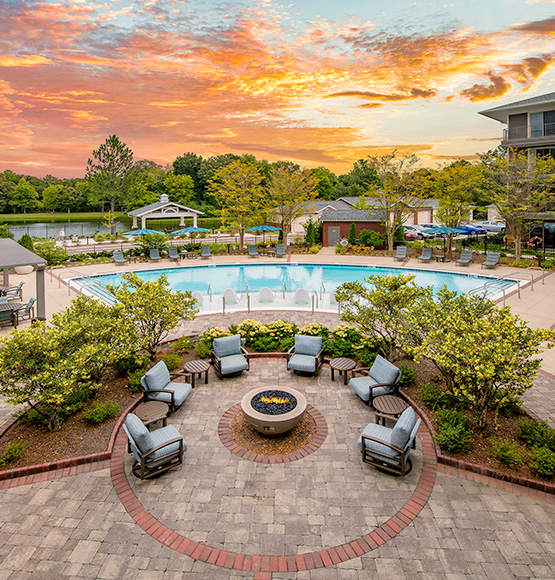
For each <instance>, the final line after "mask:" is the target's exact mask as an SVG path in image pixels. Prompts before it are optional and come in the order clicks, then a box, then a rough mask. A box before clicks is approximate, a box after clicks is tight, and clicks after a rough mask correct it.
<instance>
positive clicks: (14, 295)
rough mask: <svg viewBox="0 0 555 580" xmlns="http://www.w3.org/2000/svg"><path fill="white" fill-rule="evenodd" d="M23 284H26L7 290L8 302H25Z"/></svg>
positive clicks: (21, 283) (5, 294)
mask: <svg viewBox="0 0 555 580" xmlns="http://www.w3.org/2000/svg"><path fill="white" fill-rule="evenodd" d="M23 284H25V282H20V283H19V284H18V285H17V286H11V287H10V288H8V289H7V290H6V292H5V293H4V296H6V297H7V298H8V300H19V301H21V300H23Z"/></svg>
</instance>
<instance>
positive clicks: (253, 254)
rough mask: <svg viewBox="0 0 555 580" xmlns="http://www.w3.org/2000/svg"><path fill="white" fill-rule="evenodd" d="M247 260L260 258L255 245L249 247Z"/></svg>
mask: <svg viewBox="0 0 555 580" xmlns="http://www.w3.org/2000/svg"><path fill="white" fill-rule="evenodd" d="M249 258H260V254H259V253H258V246H257V245H256V244H250V245H249Z"/></svg>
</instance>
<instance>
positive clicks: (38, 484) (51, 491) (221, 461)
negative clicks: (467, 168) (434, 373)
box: [0, 253, 555, 580]
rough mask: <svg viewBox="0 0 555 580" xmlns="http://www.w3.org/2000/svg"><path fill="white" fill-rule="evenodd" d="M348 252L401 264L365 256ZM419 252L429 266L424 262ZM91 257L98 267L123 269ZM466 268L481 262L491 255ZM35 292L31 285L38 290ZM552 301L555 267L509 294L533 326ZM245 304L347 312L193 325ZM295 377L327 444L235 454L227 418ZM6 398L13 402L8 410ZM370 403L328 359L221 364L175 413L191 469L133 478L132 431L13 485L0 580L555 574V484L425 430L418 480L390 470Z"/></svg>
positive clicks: (534, 393)
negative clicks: (66, 466) (307, 450)
mask: <svg viewBox="0 0 555 580" xmlns="http://www.w3.org/2000/svg"><path fill="white" fill-rule="evenodd" d="M263 260H264V259H263V258H262V259H261V260H260V262H261V263H262V261H263ZM241 261H244V262H249V259H248V258H246V259H244V260H240V259H238V258H237V257H236V256H233V257H231V259H229V258H227V257H223V258H213V263H236V262H241ZM292 261H295V262H315V261H321V262H331V263H334V262H337V261H339V260H338V257H337V256H335V254H333V255H325V253H324V255H318V256H314V255H301V256H294V260H292ZM250 262H251V263H252V260H251V261H250ZM271 263H273V262H271ZM349 263H363V264H364V263H372V264H380V265H382V264H383V265H391V264H393V263H394V261H393V259H392V258H381V259H379V260H378V259H374V258H370V259H369V258H368V257H353V258H352V259H351V258H349ZM168 264H169V262H168V261H165V262H163V263H162V264H160V265H159V267H167V266H168ZM397 264H398V263H397ZM172 265H173V264H172ZM406 265H407V266H409V267H418V264H417V263H416V260H410V261H409V262H408V264H406ZM140 266H141V267H144V266H145V265H144V264H141V265H140ZM449 266H450V265H449V264H437V265H436V264H434V265H432V266H431V267H433V268H437V269H442V270H443V269H445V270H448V269H449ZM132 267H133V265H131V267H124V268H122V267H119V268H118V271H120V272H121V271H122V270H125V269H132ZM425 267H426V268H430V266H429V265H427V266H425ZM78 270H79V272H82V273H86V274H96V273H103V272H109V271H113V270H115V266H114V265H113V264H103V265H93V266H83V267H80V268H79V269H78ZM461 271H463V272H468V271H470V272H475V273H480V267H479V266H475V265H471V266H470V268H468V269H461ZM505 271H506V272H512V271H513V270H512V269H506V270H505V269H502V268H498V270H497V271H496V274H497V275H502V274H503V273H505ZM64 272H65V274H63V273H64ZM60 274H62V276H65V275H69V270H63V269H59V270H54V276H53V277H52V280H50V276H49V274H47V277H46V279H47V283H46V289H47V315H48V316H50V315H51V314H52V313H53V312H55V311H57V310H61V309H63V308H65V307H67V306H68V305H69V304H70V301H71V299H72V298H73V294H72V295H71V296H68V294H67V287H66V286H64V285H63V284H61V285H60V287H58V279H57V276H59V275H60ZM19 279H25V280H26V281H27V280H29V283H34V280H32V278H31V277H27V278H25V277H17V276H13V278H12V281H13V282H18V281H19ZM32 294H33V292H32V289H31V288H26V287H25V286H24V296H25V297H26V298H28V297H29V296H31V295H32ZM554 298H555V277H554V276H552V275H549V276H547V277H546V279H545V284H544V285H542V284H541V283H537V284H535V285H534V292H531V289H530V288H527V289H525V290H523V292H522V298H521V299H520V300H518V298H517V297H516V296H511V297H510V298H509V299H508V300H507V304H509V305H510V306H511V308H512V309H513V311H514V312H517V313H519V314H521V315H522V316H523V318H524V319H525V320H526V321H527V322H528V323H529V324H530V326H532V327H537V326H544V327H551V326H552V325H553V323H554V322H555V300H554ZM247 317H249V318H253V317H256V318H258V319H260V320H273V319H276V318H278V317H279V318H281V317H283V318H287V319H290V320H293V321H295V322H297V323H298V324H305V323H308V322H312V321H320V322H322V323H323V324H326V325H328V326H333V325H335V324H337V323H338V322H339V319H338V317H337V316H336V315H333V314H319V313H315V314H314V315H313V314H312V313H310V312H279V313H273V312H271V311H267V312H261V313H258V312H257V313H251V314H248V313H246V312H245V313H230V314H226V315H225V316H221V315H215V316H214V315H213V316H202V317H198V318H197V319H196V320H194V321H191V322H187V323H186V324H185V325H184V326H183V328H182V329H181V330H180V332H191V331H193V330H195V331H198V330H202V329H204V328H206V327H208V326H214V325H219V326H226V325H228V324H230V323H232V322H237V321H239V320H241V319H244V318H247ZM24 324H28V323H24ZM5 330H6V329H3V332H2V334H6V332H4V331H5ZM551 353H552V351H546V353H545V354H546V356H545V357H544V362H543V366H542V369H543V370H544V371H546V372H545V373H542V374H541V375H540V377H539V378H538V380H537V381H536V384H535V386H534V387H533V389H532V390H531V391H530V392H529V393H527V394H526V396H525V402H526V404H527V405H528V406H529V407H530V408H531V409H532V410H533V411H534V412H536V414H538V415H539V416H540V417H541V418H545V419H548V420H549V421H550V422H551V424H552V425H555V397H554V396H553V392H554V390H553V388H554V386H555V379H553V377H552V376H550V375H555V359H554V358H553V357H552V356H550V355H551ZM284 381H287V382H288V383H289V382H290V383H291V385H292V386H293V387H295V388H300V389H301V390H302V391H304V392H306V394H307V398H309V403H310V404H311V405H314V407H315V408H316V409H317V410H318V411H319V412H320V413H322V415H323V417H324V419H325V421H326V423H327V435H326V438H325V440H324V441H323V443H322V445H321V447H320V448H319V449H318V450H317V451H315V452H313V453H311V454H310V455H309V456H307V457H302V458H300V459H298V460H297V461H292V462H290V463H287V464H280V465H271V464H263V463H258V462H256V461H248V460H247V459H248V458H242V457H240V456H238V455H235V454H233V453H230V452H229V450H228V449H226V448H225V447H224V446H223V445H222V444H221V442H220V436H219V433H218V425H219V421H220V419H221V417H222V416H223V415H224V414H225V413H226V412H227V410H228V409H229V408H230V407H232V406H233V405H235V404H236V403H238V402H239V400H240V394H241V393H243V392H244V391H245V390H248V389H250V388H254V387H255V386H257V385H259V384H260V383H272V382H273V383H275V382H277V383H280V382H284ZM215 394H217V396H215ZM6 407H7V406H6V405H2V410H3V411H4V413H5V412H6ZM371 415H372V414H371V412H370V411H369V409H368V408H367V407H365V406H364V405H362V404H361V403H360V401H359V400H358V399H357V397H356V396H355V395H354V394H352V392H351V391H350V389H348V387H344V386H343V385H342V383H341V381H336V382H335V383H332V382H331V379H330V374H329V369H323V371H322V373H321V374H320V376H319V377H318V378H304V377H297V376H295V375H292V376H290V374H289V373H287V371H286V370H285V363H284V361H281V360H277V361H272V360H266V359H262V360H256V361H253V363H252V365H251V370H250V371H249V372H248V373H244V374H243V375H242V376H241V377H239V378H236V379H227V380H223V381H219V380H218V379H217V378H216V376H215V375H214V373H213V371H210V374H209V383H208V385H204V382H203V381H200V384H199V385H198V387H197V388H196V389H195V390H194V391H193V393H192V395H191V397H190V401H189V400H188V401H187V403H186V404H185V405H184V406H183V408H182V409H181V410H179V411H178V412H176V413H175V414H174V415H172V417H171V418H170V423H172V424H175V425H176V426H177V428H178V429H179V430H180V432H181V433H182V434H183V435H184V437H185V439H186V440H187V442H188V444H189V450H188V451H187V453H186V454H185V457H184V463H183V465H182V466H181V467H179V468H177V469H174V470H172V471H170V472H168V473H167V474H165V475H163V476H161V477H160V478H159V479H156V480H152V481H149V482H141V481H139V480H136V479H134V478H133V477H132V476H130V474H129V470H130V459H129V456H128V455H127V454H124V451H125V449H124V448H125V442H124V440H123V439H122V438H121V437H119V438H118V442H117V449H116V452H115V454H114V457H113V459H112V464H111V466H109V465H107V464H100V465H97V466H96V467H88V468H85V467H83V466H82V467H76V468H75V469H73V468H72V470H71V471H70V470H68V471H67V473H66V472H64V473H58V474H43V476H39V477H38V479H37V480H33V482H32V483H30V480H25V479H24V480H20V481H12V482H9V483H7V482H4V483H3V485H1V486H0V487H2V492H1V493H0V561H1V562H2V564H1V566H0V580H8V579H9V580H24V579H28V578H33V579H35V578H38V579H40V580H50V579H56V580H58V579H60V578H82V579H87V580H89V579H90V580H92V579H103V580H104V579H106V580H108V579H120V578H121V579H124V580H127V579H133V580H177V579H182V578H183V579H187V580H197V579H198V580H200V579H215V580H219V579H224V578H225V579H227V578H254V580H270V579H271V580H285V579H297V580H313V579H314V580H336V579H337V580H368V579H371V578H376V577H388V578H392V579H405V578H406V579H407V580H408V579H411V580H412V579H413V578H422V579H431V580H436V579H449V580H462V579H464V578H468V579H469V578H477V579H480V578H484V579H488V580H496V579H503V580H506V579H510V578H544V579H547V578H550V579H553V578H555V524H554V522H555V501H554V499H555V498H553V496H551V497H546V496H545V495H544V494H541V493H537V492H533V491H532V490H527V489H522V488H518V487H514V486H511V485H508V484H503V483H502V482H498V481H495V480H489V479H488V478H485V477H482V476H477V475H472V474H466V476H465V474H462V473H459V472H456V471H455V470H453V469H451V468H447V467H445V466H440V465H435V464H434V463H433V461H432V460H427V459H426V457H427V456H426V454H424V455H423V453H422V452H423V450H425V449H426V446H428V445H429V440H427V439H426V432H423V431H421V433H420V438H419V442H418V447H417V453H416V455H415V459H416V460H417V461H416V463H415V468H414V469H413V472H412V473H411V474H410V475H409V476H408V477H406V478H394V477H390V476H387V475H384V474H381V473H380V472H377V471H376V470H375V469H374V468H372V467H371V466H368V465H364V464H362V463H361V461H360V456H359V454H358V452H357V451H356V438H357V437H358V434H359V433H360V430H361V428H362V427H363V426H364V425H365V424H366V423H368V422H369V421H371V420H372V417H371ZM0 422H2V420H1V419H0ZM423 446H424V447H423ZM423 459H424V460H425V461H424V462H423V461H422V460H423ZM109 467H110V469H109ZM424 470H426V471H425V476H424V480H423V479H422V474H423V472H424ZM125 482H127V485H126V484H125ZM139 506H140V507H139ZM141 508H142V509H141ZM407 514H410V515H411V516H412V517H408V515H407ZM396 518H398V519H396ZM403 518H406V520H407V521H405V520H404V519H403ZM387 522H390V524H388V525H386V523H387ZM400 522H401V523H402V524H403V525H401V524H400ZM384 526H385V527H384ZM391 526H393V528H392V527H391ZM395 526H398V527H399V528H400V529H399V531H397V530H396V529H394V528H395ZM403 526H404V527H403ZM174 534H175V535H174ZM384 534H385V535H384ZM179 538H185V539H186V540H187V542H186V541H185V540H181V539H179ZM364 538H366V540H365V539H364ZM372 542H374V544H375V545H374V544H373V543H372Z"/></svg>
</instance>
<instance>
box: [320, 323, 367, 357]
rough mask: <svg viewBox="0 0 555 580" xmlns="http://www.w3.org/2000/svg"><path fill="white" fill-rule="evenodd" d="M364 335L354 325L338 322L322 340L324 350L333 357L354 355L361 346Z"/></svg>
mask: <svg viewBox="0 0 555 580" xmlns="http://www.w3.org/2000/svg"><path fill="white" fill-rule="evenodd" d="M365 338H366V337H365V336H364V335H363V334H362V332H360V330H359V329H358V328H356V327H355V326H350V325H349V324H340V325H339V326H336V327H335V328H334V329H333V330H332V331H331V332H330V333H329V335H328V339H327V340H325V341H324V345H323V348H324V351H325V352H326V353H327V354H330V355H331V356H333V357H339V356H347V357H349V356H355V355H357V354H358V351H359V350H360V349H361V348H363V345H364V341H365Z"/></svg>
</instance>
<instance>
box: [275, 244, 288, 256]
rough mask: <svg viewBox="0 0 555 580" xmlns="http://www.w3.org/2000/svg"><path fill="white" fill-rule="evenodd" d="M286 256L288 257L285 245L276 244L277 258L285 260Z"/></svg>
mask: <svg viewBox="0 0 555 580" xmlns="http://www.w3.org/2000/svg"><path fill="white" fill-rule="evenodd" d="M284 256H287V252H286V251H285V244H276V258H283V257H284Z"/></svg>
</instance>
